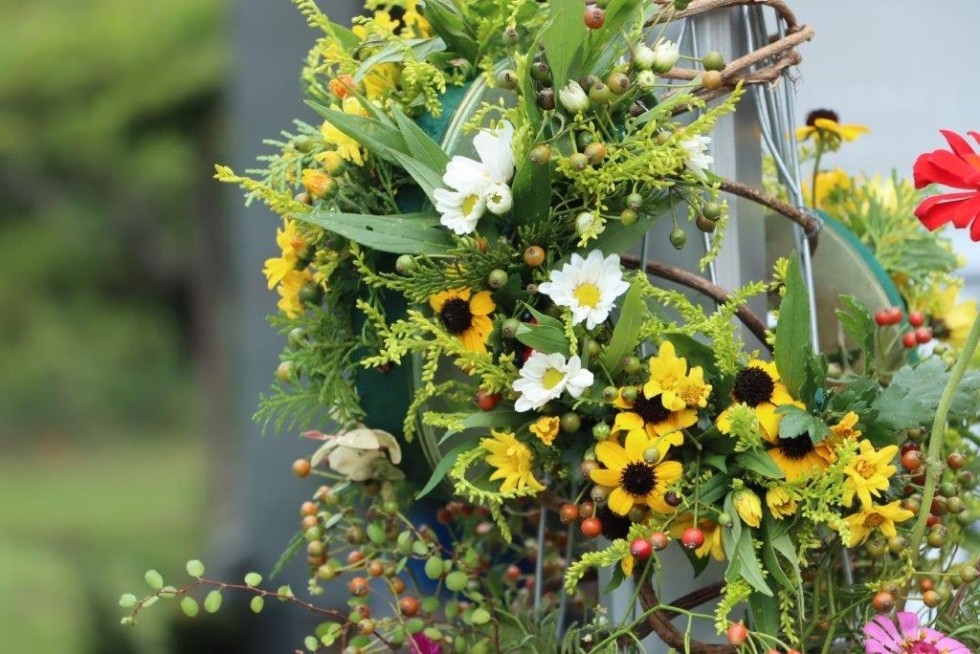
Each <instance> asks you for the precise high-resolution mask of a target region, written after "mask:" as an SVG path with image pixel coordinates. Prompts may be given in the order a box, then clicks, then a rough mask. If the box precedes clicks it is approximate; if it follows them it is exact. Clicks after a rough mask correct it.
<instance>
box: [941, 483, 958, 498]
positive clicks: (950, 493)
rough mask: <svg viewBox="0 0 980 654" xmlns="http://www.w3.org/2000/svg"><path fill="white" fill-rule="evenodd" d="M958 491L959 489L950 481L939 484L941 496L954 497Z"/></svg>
mask: <svg viewBox="0 0 980 654" xmlns="http://www.w3.org/2000/svg"><path fill="white" fill-rule="evenodd" d="M959 492H960V489H959V488H957V487H956V484H954V483H952V482H949V481H947V482H944V483H942V484H940V485H939V494H940V495H942V496H943V497H947V498H949V497H956V496H957V495H959Z"/></svg>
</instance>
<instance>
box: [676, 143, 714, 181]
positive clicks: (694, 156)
mask: <svg viewBox="0 0 980 654" xmlns="http://www.w3.org/2000/svg"><path fill="white" fill-rule="evenodd" d="M710 143H711V138H710V137H707V136H692V137H690V138H686V139H684V140H683V141H681V142H680V143H678V145H680V146H681V147H682V148H683V149H684V150H686V151H687V152H686V156H685V157H684V165H685V166H687V169H688V170H690V171H691V172H692V173H694V175H695V176H697V177H700V178H701V179H704V177H705V175H704V171H705V170H707V169H708V168H711V164H713V163H714V162H715V158H714V157H712V156H711V155H710V154H708V145H709V144H710Z"/></svg>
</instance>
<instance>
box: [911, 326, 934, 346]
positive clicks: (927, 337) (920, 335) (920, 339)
mask: <svg viewBox="0 0 980 654" xmlns="http://www.w3.org/2000/svg"><path fill="white" fill-rule="evenodd" d="M913 333H914V334H915V340H916V342H917V343H928V342H929V341H931V340H932V330H931V329H929V328H928V327H919V328H918V329H916V330H915V332H913Z"/></svg>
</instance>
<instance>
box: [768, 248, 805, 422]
mask: <svg viewBox="0 0 980 654" xmlns="http://www.w3.org/2000/svg"><path fill="white" fill-rule="evenodd" d="M774 358H775V361H776V369H777V370H778V371H779V376H780V377H781V378H782V381H783V383H784V384H786V387H787V388H788V389H789V392H790V395H792V396H793V397H795V398H797V399H802V400H803V401H805V402H808V403H809V401H810V400H811V399H812V398H801V397H800V391H801V390H802V389H803V385H804V384H806V382H807V362H808V361H809V360H810V359H812V358H813V342H812V340H811V339H810V301H809V297H808V293H807V289H806V284H805V283H804V282H803V276H802V275H801V274H800V264H799V262H798V261H797V258H796V254H795V253H794V254H791V255H790V258H789V266H788V268H787V270H786V294H785V295H783V301H782V303H781V304H780V305H779V320H778V321H777V322H776V345H775V351H774Z"/></svg>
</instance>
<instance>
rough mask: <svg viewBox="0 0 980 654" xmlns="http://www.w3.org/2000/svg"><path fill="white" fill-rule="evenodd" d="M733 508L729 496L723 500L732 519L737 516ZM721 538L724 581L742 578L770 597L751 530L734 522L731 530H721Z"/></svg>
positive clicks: (770, 593) (738, 522)
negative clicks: (723, 549)
mask: <svg viewBox="0 0 980 654" xmlns="http://www.w3.org/2000/svg"><path fill="white" fill-rule="evenodd" d="M734 508H735V507H734V504H733V503H732V501H731V494H729V496H728V497H727V498H725V511H726V512H727V513H729V515H731V516H733V517H734V516H736V515H738V513H737V512H735V510H734ZM721 538H722V542H723V544H724V546H725V555H726V556H727V557H728V562H729V563H728V569H727V570H726V571H725V580H726V581H730V582H731V581H735V580H736V579H738V578H742V579H744V580H745V581H747V582H749V584H750V585H751V586H752V587H753V588H755V589H756V590H757V591H759V592H760V593H762V594H763V595H767V596H769V597H772V590H771V589H770V588H769V585H768V584H766V578H765V576H763V574H762V566H761V565H759V559H758V557H757V556H756V553H755V547H753V545H752V530H751V529H746V528H742V526H741V520H735V521H734V522H733V526H732V528H731V529H724V528H722V532H721Z"/></svg>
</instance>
